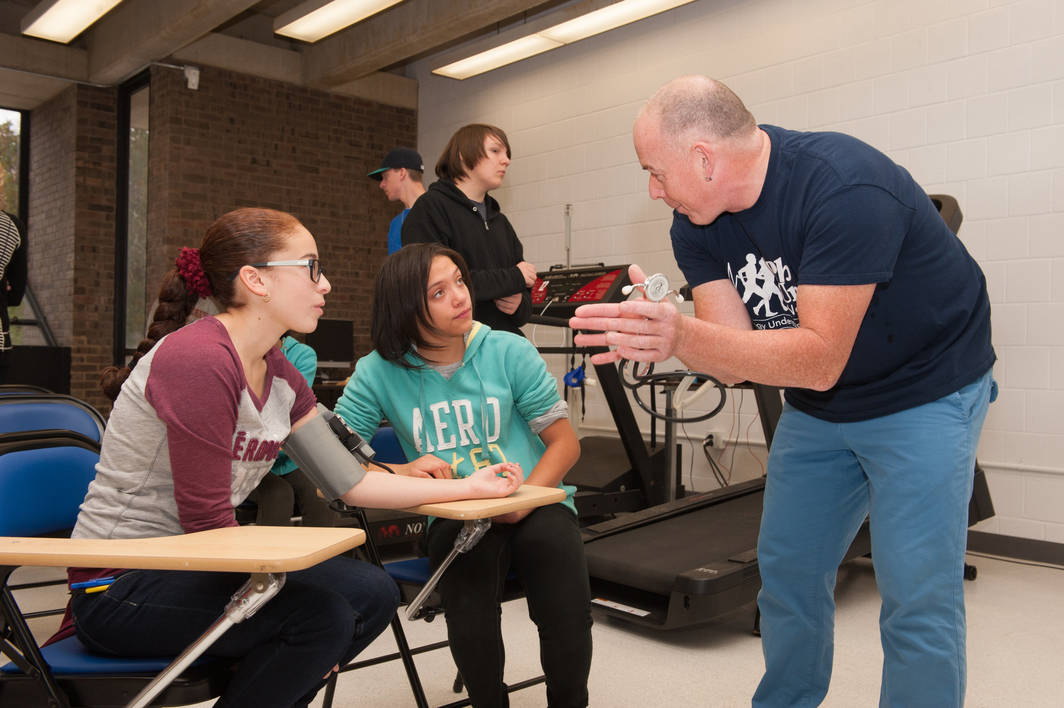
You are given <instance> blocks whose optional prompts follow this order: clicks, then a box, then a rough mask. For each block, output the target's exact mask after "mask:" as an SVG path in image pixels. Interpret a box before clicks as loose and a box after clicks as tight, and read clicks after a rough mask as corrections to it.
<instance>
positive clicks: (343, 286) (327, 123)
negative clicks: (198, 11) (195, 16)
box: [29, 67, 417, 414]
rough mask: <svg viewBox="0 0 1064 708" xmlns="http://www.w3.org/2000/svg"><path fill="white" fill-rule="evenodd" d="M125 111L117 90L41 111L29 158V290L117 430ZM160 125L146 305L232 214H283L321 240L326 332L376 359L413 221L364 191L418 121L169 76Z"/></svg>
mask: <svg viewBox="0 0 1064 708" xmlns="http://www.w3.org/2000/svg"><path fill="white" fill-rule="evenodd" d="M116 110H117V103H116V90H115V89H101V88H94V87H87V86H75V87H72V88H70V89H68V90H66V91H64V92H63V93H61V94H60V95H59V96H57V97H56V98H54V99H52V100H51V101H49V102H47V103H45V104H44V105H42V106H40V107H39V108H37V109H36V110H34V112H33V115H32V121H33V124H32V131H31V145H30V159H31V165H30V213H29V216H30V219H29V220H30V224H31V225H30V243H31V247H30V273H31V278H30V280H31V283H32V286H33V289H34V292H35V293H36V294H37V296H38V298H39V299H40V301H41V303H42V306H43V309H44V311H45V314H46V316H47V317H48V320H49V323H50V324H51V326H52V328H53V330H54V331H55V335H56V338H57V339H58V341H59V343H60V344H61V345H63V346H70V347H71V350H72V351H71V382H70V385H71V393H72V394H73V395H75V396H78V397H81V398H84V399H86V400H88V401H90V402H91V403H93V404H94V405H96V406H97V407H99V408H100V409H101V410H102V411H103V412H104V413H105V414H106V413H107V412H108V410H109V408H110V406H109V403H108V402H107V401H106V399H105V398H104V397H103V395H102V394H101V393H99V390H98V379H99V373H100V370H101V369H102V368H103V367H105V366H107V365H109V364H110V363H111V361H112V353H111V347H112V328H113V309H114V238H115V220H114V219H115V214H114V208H115V207H114V205H115V196H116V195H115V179H116V177H115V174H116V172H115V171H116V162H115V161H116V154H115V148H116V144H115V140H116V130H117V128H116ZM149 120H150V130H151V134H150V147H149V162H150V164H149V187H148V189H149V211H148V264H147V271H148V272H147V276H146V281H147V284H148V286H147V296H148V298H149V299H154V297H155V295H156V293H157V288H158V283H159V282H160V280H161V278H162V276H163V274H164V273H165V272H166V270H168V269H169V268H170V267H172V264H173V258H174V256H175V255H176V252H177V249H178V248H179V247H180V246H187V245H198V244H199V242H200V240H201V239H202V236H203V234H204V232H205V231H206V228H207V226H208V225H209V224H210V223H211V221H213V220H214V219H215V218H217V217H218V216H220V215H221V214H223V213H224V212H226V211H229V210H230V209H235V208H237V207H241V206H264V207H271V208H274V209H282V210H284V211H288V212H291V213H293V214H295V215H296V216H297V217H298V218H299V219H300V220H301V221H302V222H303V223H304V224H305V225H306V226H307V228H308V229H310V231H311V233H313V234H314V235H315V237H316V238H317V241H318V248H319V251H320V253H321V256H322V260H323V261H324V263H325V267H326V269H327V271H328V274H329V280H330V281H331V282H332V285H333V292H332V293H331V294H330V295H329V296H328V302H327V304H326V316H327V317H330V318H339V319H351V320H354V321H355V347H356V355H361V354H365V353H367V352H368V351H369V350H370V349H371V346H370V340H369V317H368V312H369V308H368V306H367V304H368V302H369V301H370V299H371V298H372V287H373V278H374V277H375V275H376V272H377V268H378V267H379V265H380V262H381V261H382V260H383V258H384V256H385V253H386V235H387V230H388V222H389V220H390V219H391V218H392V217H393V216H394V215H395V214H396V213H398V211H399V208H400V207H399V205H397V204H390V203H388V202H387V201H386V200H385V199H384V196H383V195H382V194H381V193H380V190H379V189H378V188H377V183H376V182H374V181H372V180H370V179H368V178H366V176H365V175H366V173H367V172H369V171H370V170H371V169H375V168H376V167H377V166H378V164H379V162H380V159H381V157H382V156H383V154H384V153H385V152H386V151H387V150H388V149H390V148H392V147H394V146H396V145H413V144H414V142H415V134H416V130H417V115H416V112H415V111H412V110H409V109H400V108H393V107H390V106H384V105H381V104H376V103H372V102H369V101H364V100H361V99H356V98H349V97H339V96H331V95H329V94H327V93H323V92H320V91H312V90H309V89H303V88H299V87H296V86H292V85H290V84H285V83H281V82H278V81H269V80H265V79H259V78H255V77H251V76H244V75H241V74H236V73H233V72H228V71H223V70H219V69H212V68H209V67H205V68H204V69H203V71H202V74H201V77H200V88H199V90H198V91H190V90H188V89H187V88H186V86H185V82H184V78H183V76H182V74H181V72H178V71H174V70H172V69H167V68H162V67H155V68H153V69H152V83H151V108H150V118H149ZM151 306H152V303H151V302H146V303H145V309H146V310H149V309H150V308H151Z"/></svg>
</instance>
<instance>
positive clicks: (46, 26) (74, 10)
mask: <svg viewBox="0 0 1064 708" xmlns="http://www.w3.org/2000/svg"><path fill="white" fill-rule="evenodd" d="M120 2H122V0H41V2H39V3H37V6H36V7H34V8H33V9H32V10H30V12H29V14H28V15H26V16H25V17H23V18H22V34H28V35H30V36H31V37H39V38H41V39H48V40H51V41H53V42H62V43H63V44H67V43H68V42H70V40H72V39H74V37H77V36H78V35H79V34H81V33H82V32H84V31H85V28H86V27H88V26H89V25H91V24H92V23H93V22H95V21H96V20H98V19H100V18H101V17H103V16H104V15H106V14H107V12H108V11H109V10H110V9H111V8H112V7H114V6H115V5H117V4H118V3H120Z"/></svg>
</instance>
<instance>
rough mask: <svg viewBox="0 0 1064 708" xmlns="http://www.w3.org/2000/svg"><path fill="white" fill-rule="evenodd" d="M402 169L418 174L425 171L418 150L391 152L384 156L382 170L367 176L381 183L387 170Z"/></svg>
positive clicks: (404, 149)
mask: <svg viewBox="0 0 1064 708" xmlns="http://www.w3.org/2000/svg"><path fill="white" fill-rule="evenodd" d="M400 167H405V168H406V169H408V170H417V171H418V172H424V171H425V163H423V162H422V161H421V155H419V154H417V150H411V149H410V148H395V149H394V150H389V151H388V154H387V155H385V156H384V161H383V162H381V166H380V168H378V169H376V170H373V171H372V172H370V173H369V174H368V175H366V176H367V177H372V178H373V179H375V180H377V181H378V182H380V181H381V178H382V173H383V172H384V171H385V170H394V169H398V168H400Z"/></svg>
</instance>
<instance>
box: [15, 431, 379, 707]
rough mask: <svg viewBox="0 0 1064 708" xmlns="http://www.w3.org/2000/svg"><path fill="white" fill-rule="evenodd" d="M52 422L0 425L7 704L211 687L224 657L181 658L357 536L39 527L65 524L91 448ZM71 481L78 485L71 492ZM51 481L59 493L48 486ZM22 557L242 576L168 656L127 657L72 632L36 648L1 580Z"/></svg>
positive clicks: (107, 700) (129, 700) (131, 701)
mask: <svg viewBox="0 0 1064 708" xmlns="http://www.w3.org/2000/svg"><path fill="white" fill-rule="evenodd" d="M56 432H57V433H59V434H57V435H56V436H55V437H54V439H53V440H51V441H46V442H42V440H41V437H40V436H37V437H36V438H35V439H33V440H30V441H29V442H24V441H19V440H17V439H15V438H14V437H12V436H11V435H6V436H5V435H0V520H2V522H0V534H2V536H0V585H2V588H0V651H2V653H3V654H4V655H5V656H7V657H8V658H9V659H11V662H12V663H11V664H8V665H7V666H4V667H2V668H0V706H3V707H4V708H7V707H8V706H12V707H14V706H20V707H21V706H38V705H47V706H56V707H57V708H68V707H70V706H92V707H93V708H101V707H103V706H120V705H127V706H130V707H134V706H135V707H140V706H150V705H187V704H189V703H197V702H201V701H204V700H208V699H210V698H213V697H216V696H218V695H220V693H221V692H222V690H223V689H224V685H225V682H226V680H227V673H228V664H229V662H227V661H225V660H210V661H207V662H205V663H204V664H203V665H201V667H200V668H199V669H196V670H194V671H193V672H186V669H188V668H189V667H190V666H192V664H193V662H196V660H197V658H199V657H200V656H201V655H202V654H203V653H204V652H205V651H206V650H207V649H208V648H209V647H210V645H211V644H212V643H213V642H214V641H216V640H217V639H218V637H220V636H221V635H222V634H224V633H225V632H226V631H227V630H228V629H229V627H231V626H232V625H233V624H236V623H238V622H241V621H243V620H244V619H246V618H247V617H250V616H251V615H252V614H254V613H255V611H256V610H258V608H260V607H261V606H262V605H263V604H265V603H266V602H268V601H269V600H270V599H271V598H272V597H273V596H274V595H276V593H277V592H278V591H279V590H280V589H281V587H282V586H283V585H284V582H285V574H286V573H287V572H289V571H295V570H302V569H304V568H309V567H310V566H313V565H316V564H317V563H320V562H322V561H324V560H327V559H329V558H331V557H333V556H335V555H338V554H340V553H343V552H345V551H348V550H350V549H352V548H354V547H356V546H358V545H359V544H361V543H362V542H363V540H364V538H365V534H364V533H363V532H362V531H361V530H357V529H338V528H311V527H298V528H288V527H267V526H257V527H250V526H240V527H229V528H221V529H213V530H210V531H202V532H199V533H191V534H184V535H177V536H165V537H159V538H142V539H71V538H55V537H41V536H42V535H43V534H49V533H61V532H65V531H67V530H69V529H70V528H71V527H72V526H73V525H74V522H75V520H76V518H77V512H78V505H79V504H80V502H81V499H82V498H83V497H84V494H85V488H86V487H87V485H88V480H90V479H91V478H92V474H91V470H92V466H93V465H94V464H95V461H96V459H98V450H91V449H88V450H87V449H86V447H85V445H84V444H83V443H82V442H78V441H76V442H75V443H71V442H70V440H69V439H64V436H63V435H62V433H61V431H56ZM86 452H87V453H88V454H86ZM73 487H80V493H78V492H76V491H75V492H71V491H70V489H71V488H73ZM60 489H62V490H65V492H66V493H64V494H56V493H55V491H56V490H60ZM72 500H73V501H72ZM20 566H44V567H56V568H65V567H85V568H129V569H152V570H200V571H216V572H231V573H232V572H242V573H248V574H249V575H250V578H249V580H248V582H247V583H246V584H245V585H244V586H243V587H242V588H241V589H240V590H239V591H237V593H236V594H235V595H233V598H232V600H231V601H230V602H229V604H228V605H227V606H226V607H225V608H224V609H223V608H219V613H220V617H219V619H218V620H217V621H216V622H215V623H214V624H213V625H211V627H210V628H209V629H208V630H207V631H206V632H204V633H203V635H201V636H200V638H199V639H197V640H196V641H195V642H194V643H193V644H191V645H190V646H189V647H188V648H187V649H186V650H185V651H184V652H183V653H182V654H181V655H180V656H179V657H177V658H176V659H174V658H172V657H163V658H159V659H127V658H121V657H110V656H100V655H96V654H93V653H91V652H90V651H88V650H87V649H86V648H85V647H84V646H83V645H82V644H81V643H80V642H79V641H78V639H77V637H69V638H67V639H63V640H61V641H58V642H56V643H54V644H50V645H48V646H45V647H43V648H41V647H40V646H39V645H38V644H37V642H36V641H35V639H34V637H33V635H32V633H31V632H30V629H29V627H28V626H27V624H26V621H25V618H24V615H23V613H22V612H21V611H20V609H19V606H18V603H17V602H16V601H15V598H14V596H13V594H12V593H11V591H10V590H9V588H8V583H7V581H8V579H9V577H10V575H11V573H12V572H13V571H14V570H15V569H16V568H17V567H20ZM219 667H220V669H219ZM212 669H213V670H212ZM134 694H135V695H134Z"/></svg>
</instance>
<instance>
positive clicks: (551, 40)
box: [432, 0, 693, 79]
mask: <svg viewBox="0 0 1064 708" xmlns="http://www.w3.org/2000/svg"><path fill="white" fill-rule="evenodd" d="M689 2H693V0H620V2H616V3H614V4H612V5H607V6H606V7H603V8H601V9H598V10H595V11H594V12H589V13H587V14H586V15H581V16H579V17H576V18H573V19H571V20H568V21H566V22H562V23H559V24H556V25H554V26H553V27H548V28H547V29H544V30H540V31H539V32H536V33H535V34H530V35H526V36H524V37H522V38H520V39H517V40H514V41H513V42H509V43H507V44H504V45H502V46H501V47H495V48H494V49H488V50H487V51H483V52H480V53H479V54H474V55H473V56H471V57H468V58H466V59H461V60H459V61H456V62H454V63H452V64H448V65H446V66H441V67H439V68H437V69H433V70H432V73H433V74H438V75H439V76H447V77H449V78H452V79H468V78H469V77H470V76H476V75H477V74H483V73H484V72H486V71H491V70H492V69H498V68H499V67H500V66H506V65H507V64H512V63H514V62H515V61H521V60H522V59H527V58H528V57H531V56H535V55H536V54H541V53H543V52H545V51H547V50H548V49H555V48H557V47H560V46H562V45H564V44H572V43H573V42H577V41H579V40H581V39H585V38H587V37H591V36H594V35H596V34H600V33H602V32H607V31H609V30H611V29H616V28H617V27H621V26H623V25H627V24H629V23H632V22H635V21H636V20H641V19H643V18H645V17H650V16H651V15H656V14H658V13H660V12H665V11H666V10H671V9H672V8H674V7H679V6H680V5H686V4H687V3H689Z"/></svg>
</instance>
